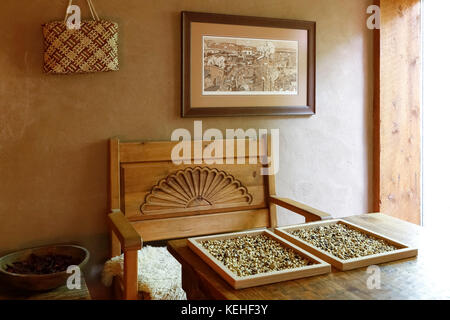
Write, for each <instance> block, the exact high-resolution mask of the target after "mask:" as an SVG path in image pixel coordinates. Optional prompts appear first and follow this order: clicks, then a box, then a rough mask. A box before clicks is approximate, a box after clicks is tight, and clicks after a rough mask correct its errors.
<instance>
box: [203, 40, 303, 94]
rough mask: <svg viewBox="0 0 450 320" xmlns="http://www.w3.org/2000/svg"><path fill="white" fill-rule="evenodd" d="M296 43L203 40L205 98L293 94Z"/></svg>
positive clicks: (296, 68)
mask: <svg viewBox="0 0 450 320" xmlns="http://www.w3.org/2000/svg"><path fill="white" fill-rule="evenodd" d="M297 65H298V41H288V40H271V39H249V38H231V37H209V36H204V37H203V94H204V95H226V94H232V95H264V94H280V95H295V94H297V92H298V66H297Z"/></svg>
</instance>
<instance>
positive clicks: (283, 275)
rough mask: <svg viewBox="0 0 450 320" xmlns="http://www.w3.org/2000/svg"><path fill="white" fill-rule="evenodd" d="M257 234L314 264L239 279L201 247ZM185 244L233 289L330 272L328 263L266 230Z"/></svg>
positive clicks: (200, 238)
mask: <svg viewBox="0 0 450 320" xmlns="http://www.w3.org/2000/svg"><path fill="white" fill-rule="evenodd" d="M259 234H264V235H265V236H267V237H270V238H272V239H275V240H276V241H278V242H279V243H281V244H282V245H283V246H285V247H288V248H291V249H293V250H294V251H295V252H296V253H297V254H299V255H300V256H302V257H304V258H306V259H309V260H310V261H312V262H314V263H315V264H313V265H310V266H306V267H300V268H294V269H286V270H282V271H273V272H266V273H261V274H256V275H252V276H245V277H239V276H237V275H236V274H234V273H233V272H231V271H230V270H229V269H228V268H227V267H226V266H225V265H224V264H223V263H222V262H220V261H219V260H218V259H216V258H215V257H213V256H212V255H211V254H210V253H209V252H208V250H206V249H205V248H203V246H202V245H201V242H202V241H206V240H222V239H230V238H237V237H240V236H246V235H253V236H256V235H259ZM187 244H188V246H189V248H191V250H192V251H194V252H195V253H196V254H197V255H198V256H200V258H201V259H202V260H203V261H205V262H206V263H207V264H208V265H209V266H210V267H211V268H213V269H214V271H216V272H217V273H218V274H219V275H220V276H221V277H222V278H223V279H224V280H225V281H226V282H228V284H230V285H231V286H232V287H233V288H234V289H244V288H249V287H256V286H260V285H265V284H270V283H275V282H281V281H287V280H293V279H299V278H304V277H310V276H315V275H319V274H324V273H329V272H331V266H330V265H329V264H328V263H326V262H325V261H322V260H321V259H319V258H317V257H315V256H313V255H312V254H310V253H308V252H306V251H305V250H302V249H301V248H298V247H297V246H295V245H293V244H291V243H289V242H288V241H286V240H284V239H283V238H281V237H279V236H277V235H276V234H274V233H273V232H270V231H269V230H267V229H260V230H253V231H243V232H235V233H227V234H220V235H213V236H204V237H195V238H189V239H188V241H187Z"/></svg>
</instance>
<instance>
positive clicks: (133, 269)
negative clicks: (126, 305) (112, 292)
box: [123, 250, 138, 300]
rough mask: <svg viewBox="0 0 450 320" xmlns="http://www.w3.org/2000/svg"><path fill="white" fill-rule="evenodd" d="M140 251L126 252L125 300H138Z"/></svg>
mask: <svg viewBox="0 0 450 320" xmlns="http://www.w3.org/2000/svg"><path fill="white" fill-rule="evenodd" d="M137 277H138V251H137V250H126V251H125V253H124V259H123V281H124V298H125V300H137V298H138V296H137V295H138V283H137Z"/></svg>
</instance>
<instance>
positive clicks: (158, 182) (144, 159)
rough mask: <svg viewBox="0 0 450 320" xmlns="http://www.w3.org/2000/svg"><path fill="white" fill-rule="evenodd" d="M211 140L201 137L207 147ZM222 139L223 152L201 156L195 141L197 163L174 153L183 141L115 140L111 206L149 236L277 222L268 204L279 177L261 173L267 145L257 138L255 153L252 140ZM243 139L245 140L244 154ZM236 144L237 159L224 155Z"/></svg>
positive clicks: (148, 238)
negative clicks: (240, 150) (239, 148)
mask: <svg viewBox="0 0 450 320" xmlns="http://www.w3.org/2000/svg"><path fill="white" fill-rule="evenodd" d="M269 140H270V139H269ZM210 143H211V142H201V144H202V147H203V148H202V149H203V150H204V149H205V148H207V147H208V145H209V144H210ZM217 143H220V144H222V146H223V150H224V152H223V154H224V155H222V156H221V157H218V156H215V153H214V152H212V155H210V156H209V159H203V161H201V159H197V158H196V157H197V156H198V154H197V153H196V152H195V150H194V144H192V146H191V152H190V155H189V153H188V154H187V155H185V158H184V160H187V159H189V160H190V162H191V163H190V164H185V163H183V164H178V165H177V164H175V163H173V162H172V157H171V156H172V150H173V148H174V147H175V146H176V145H177V144H178V142H168V141H167V142H150V141H145V142H121V141H119V139H116V138H114V139H111V140H110V209H111V210H121V211H122V212H123V213H124V215H125V217H126V218H127V219H128V220H129V221H131V222H132V224H133V226H134V227H135V229H136V230H137V232H138V233H139V234H140V235H141V236H142V238H143V241H154V240H165V239H174V238H182V237H189V236H198V235H205V234H214V233H221V232H231V231H238V230H244V229H252V228H259V227H270V226H275V225H276V213H275V206H270V205H269V204H268V196H269V195H271V194H272V195H274V194H275V182H274V176H273V175H272V176H265V175H262V174H261V168H262V167H263V165H262V164H261V161H260V156H261V155H264V154H266V151H265V150H266V149H265V148H261V146H263V145H265V144H261V146H260V145H259V144H258V143H255V145H256V146H259V147H258V148H257V152H256V154H255V153H253V154H252V153H250V152H249V149H250V148H251V145H250V144H251V143H252V142H251V141H250V140H248V139H243V140H221V141H219V142H216V144H217ZM238 143H242V144H243V145H245V150H246V152H245V154H244V155H242V154H238V152H237V146H238ZM197 146H198V145H197ZM230 148H232V149H231V150H233V151H234V152H233V159H234V160H233V161H232V162H233V163H232V164H230V163H227V160H226V159H225V158H224V157H225V155H226V154H227V152H228V153H229V152H230ZM186 150H187V149H186ZM200 154H202V153H200ZM202 155H203V154H202ZM205 160H206V162H207V163H205ZM213 161H215V162H216V163H211V162H213ZM217 161H218V162H222V163H217ZM228 162H230V160H228Z"/></svg>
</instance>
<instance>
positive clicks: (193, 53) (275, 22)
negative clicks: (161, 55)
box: [181, 11, 316, 117]
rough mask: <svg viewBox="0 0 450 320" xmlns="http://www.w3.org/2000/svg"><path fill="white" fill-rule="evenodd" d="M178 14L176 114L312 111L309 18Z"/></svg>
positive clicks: (312, 34)
mask: <svg viewBox="0 0 450 320" xmlns="http://www.w3.org/2000/svg"><path fill="white" fill-rule="evenodd" d="M181 17H182V51H183V52H182V92H181V95H182V99H181V116H182V117H212V116H252V115H278V116H283V115H290V116H292V115H313V114H315V111H316V106H315V64H316V59H315V55H316V23H315V22H311V21H300V20H287V19H274V18H262V17H249V16H234V15H224V14H212V13H200V12H186V11H183V12H182V15H181ZM230 48H231V49H230ZM205 66H206V67H205Z"/></svg>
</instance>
